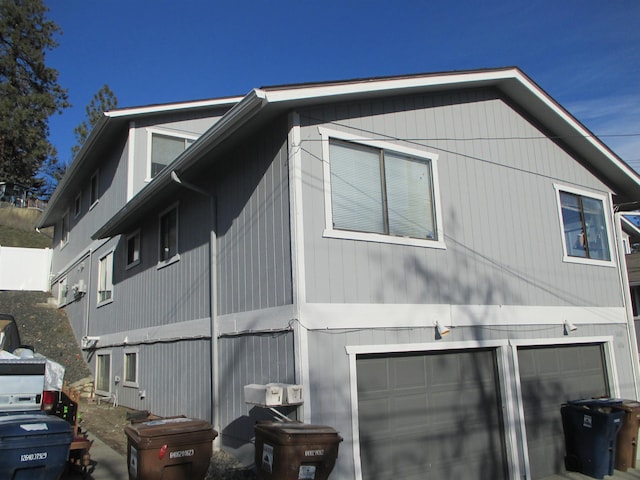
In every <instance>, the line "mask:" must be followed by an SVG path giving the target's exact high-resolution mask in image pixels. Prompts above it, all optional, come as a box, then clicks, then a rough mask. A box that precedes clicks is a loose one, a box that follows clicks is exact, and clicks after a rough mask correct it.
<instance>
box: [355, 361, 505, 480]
mask: <svg viewBox="0 0 640 480" xmlns="http://www.w3.org/2000/svg"><path fill="white" fill-rule="evenodd" d="M357 376H358V422H359V428H360V461H361V466H362V477H363V479H365V480H374V479H396V478H402V479H403V480H411V479H421V480H423V479H425V478H427V479H428V478H434V479H442V478H456V479H465V478H472V479H486V480H496V479H501V478H506V468H505V453H504V452H505V448H504V435H503V426H502V417H501V413H500V411H501V409H500V399H499V393H498V392H499V389H498V374H497V368H496V355H495V351H494V350H466V351H447V352H446V353H421V354H398V355H388V354H386V355H359V356H358V357H357Z"/></svg>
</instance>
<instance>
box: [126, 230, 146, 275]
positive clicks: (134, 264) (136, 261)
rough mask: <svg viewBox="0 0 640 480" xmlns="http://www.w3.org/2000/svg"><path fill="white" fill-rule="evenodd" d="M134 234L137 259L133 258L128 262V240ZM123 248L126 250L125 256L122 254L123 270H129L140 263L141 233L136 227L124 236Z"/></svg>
mask: <svg viewBox="0 0 640 480" xmlns="http://www.w3.org/2000/svg"><path fill="white" fill-rule="evenodd" d="M136 236H137V237H138V259H137V260H134V261H133V262H131V263H128V262H129V240H130V239H132V238H133V237H136ZM125 250H126V251H125V256H124V263H125V270H129V269H130V268H133V267H135V266H136V265H140V262H141V261H142V235H141V233H140V229H137V230H136V231H134V232H132V233H130V234H129V235H127V236H126V238H125Z"/></svg>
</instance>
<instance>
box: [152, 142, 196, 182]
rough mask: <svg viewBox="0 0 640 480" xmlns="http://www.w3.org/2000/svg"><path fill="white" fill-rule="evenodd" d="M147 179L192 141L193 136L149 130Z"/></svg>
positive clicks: (153, 175) (173, 158)
mask: <svg viewBox="0 0 640 480" xmlns="http://www.w3.org/2000/svg"><path fill="white" fill-rule="evenodd" d="M150 137H151V142H150V146H149V147H150V148H149V150H150V155H149V170H148V177H149V179H152V178H154V177H155V176H156V175H157V174H158V173H160V171H161V170H162V169H163V168H164V167H166V166H167V165H169V164H170V163H171V162H173V161H174V160H175V159H176V158H177V157H178V155H180V154H181V153H182V152H183V151H185V150H186V149H187V148H188V147H189V146H190V145H191V144H192V143H193V142H194V141H195V138H194V137H184V136H176V135H170V134H168V133H160V132H154V131H151V132H150Z"/></svg>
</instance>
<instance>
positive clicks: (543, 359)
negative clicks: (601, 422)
mask: <svg viewBox="0 0 640 480" xmlns="http://www.w3.org/2000/svg"><path fill="white" fill-rule="evenodd" d="M518 364H519V372H520V386H521V393H522V402H523V410H524V423H525V429H526V437H527V447H528V455H529V466H530V470H531V476H532V478H533V479H537V478H544V477H547V476H551V475H554V474H559V473H562V472H563V471H564V433H563V430H562V417H561V415H560V406H561V405H562V404H563V403H564V402H566V401H568V400H575V399H579V398H588V397H595V396H601V395H608V386H607V380H606V375H605V372H606V370H605V365H604V361H603V355H602V346H601V345H559V346H544V347H526V348H524V347H522V348H519V349H518ZM554 364H555V365H556V367H555V370H554V369H553V365H554Z"/></svg>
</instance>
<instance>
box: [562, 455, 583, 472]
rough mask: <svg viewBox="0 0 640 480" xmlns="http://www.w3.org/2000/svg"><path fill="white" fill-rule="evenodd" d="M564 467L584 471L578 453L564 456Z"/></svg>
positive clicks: (572, 470)
mask: <svg viewBox="0 0 640 480" xmlns="http://www.w3.org/2000/svg"><path fill="white" fill-rule="evenodd" d="M564 467H565V468H566V469H567V470H568V471H570V472H580V471H582V468H581V465H580V459H579V458H578V456H577V455H567V456H565V457H564Z"/></svg>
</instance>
